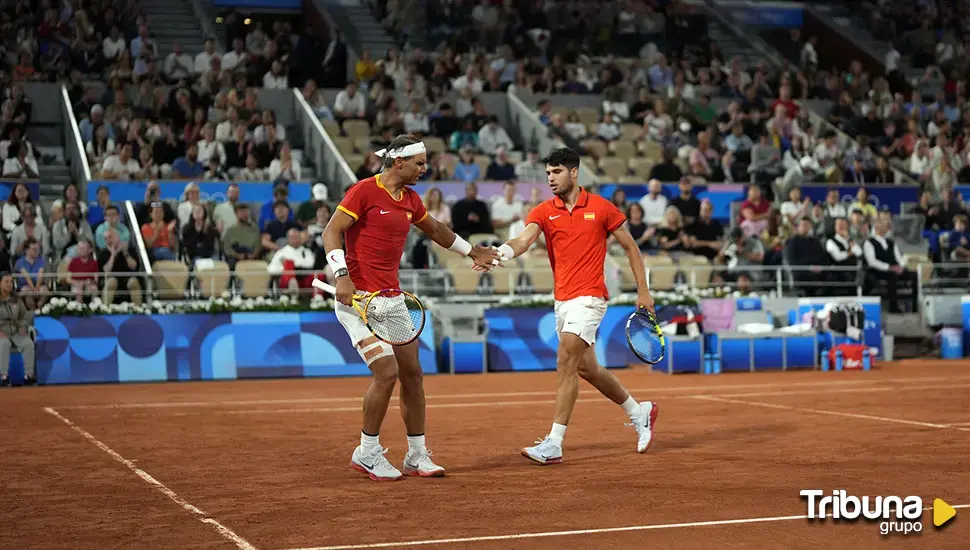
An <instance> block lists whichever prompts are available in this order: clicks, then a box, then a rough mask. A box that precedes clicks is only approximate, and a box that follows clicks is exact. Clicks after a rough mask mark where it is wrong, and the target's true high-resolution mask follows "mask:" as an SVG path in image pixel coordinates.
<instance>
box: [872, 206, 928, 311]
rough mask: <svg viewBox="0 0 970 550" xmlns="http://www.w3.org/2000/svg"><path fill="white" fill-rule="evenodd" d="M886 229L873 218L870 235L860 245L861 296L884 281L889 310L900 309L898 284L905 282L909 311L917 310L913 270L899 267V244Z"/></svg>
mask: <svg viewBox="0 0 970 550" xmlns="http://www.w3.org/2000/svg"><path fill="white" fill-rule="evenodd" d="M889 229H890V227H889V223H888V222H887V221H886V220H876V222H875V223H874V224H873V228H872V236H870V237H869V239H868V240H867V241H866V242H865V244H864V245H863V246H862V253H863V256H864V257H865V260H866V267H867V269H866V276H865V284H864V288H863V290H862V292H863V294H864V295H865V296H872V295H873V291H874V289H875V287H876V285H877V284H878V283H880V282H882V283H885V284H886V289H887V298H888V299H889V311H890V313H902V308H900V304H899V300H898V291H899V286H900V284H901V283H902V284H908V285H911V287H912V295H911V306H912V310H911V311H914V312H916V311H919V292H918V289H917V288H916V274H915V273H914V272H912V271H909V270H908V269H906V268H905V267H903V256H902V254H900V252H899V246H897V245H896V243H895V242H894V241H893V239H892V238H890V237H889V236H888V233H889Z"/></svg>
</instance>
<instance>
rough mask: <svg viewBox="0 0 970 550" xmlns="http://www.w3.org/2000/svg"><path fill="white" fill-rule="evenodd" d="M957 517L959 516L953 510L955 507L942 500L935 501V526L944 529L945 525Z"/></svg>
mask: <svg viewBox="0 0 970 550" xmlns="http://www.w3.org/2000/svg"><path fill="white" fill-rule="evenodd" d="M955 515H957V511H956V510H954V509H953V506H950V505H949V504H947V503H946V502H943V499H942V498H938V499H935V500H934V501H933V525H935V526H937V527H942V526H943V524H944V523H946V522H948V521H950V520H951V519H953V516H955Z"/></svg>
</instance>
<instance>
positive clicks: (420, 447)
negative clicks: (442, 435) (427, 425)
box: [408, 434, 428, 454]
mask: <svg viewBox="0 0 970 550" xmlns="http://www.w3.org/2000/svg"><path fill="white" fill-rule="evenodd" d="M427 451H428V449H427V448H426V447H425V446H424V434H421V435H409V436H408V454H424V453H426V452H427Z"/></svg>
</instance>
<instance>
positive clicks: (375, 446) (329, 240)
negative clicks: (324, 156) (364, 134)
mask: <svg viewBox="0 0 970 550" xmlns="http://www.w3.org/2000/svg"><path fill="white" fill-rule="evenodd" d="M377 155H378V156H379V157H381V158H383V159H384V164H383V170H382V172H381V173H380V174H378V175H376V176H374V177H372V178H367V179H365V180H361V181H359V182H357V183H356V184H354V185H353V186H352V187H351V188H350V189H349V190H348V191H347V194H346V195H345V196H344V198H343V200H342V201H341V202H340V205H339V206H337V210H336V211H335V212H334V213H333V217H331V218H330V223H328V224H327V227H326V229H324V232H323V245H324V248H325V249H326V251H327V263H328V264H329V265H330V268H331V269H332V270H333V273H334V276H335V277H336V285H335V287H336V298H337V302H336V304H335V310H336V314H337V320H338V321H339V322H340V324H341V325H343V327H344V329H345V330H346V331H347V334H348V335H349V336H350V340H351V342H353V344H354V347H356V348H357V351H358V353H360V356H361V358H363V360H364V362H365V363H367V366H368V367H369V368H370V370H371V372H372V373H373V380H372V382H371V385H370V388H368V390H367V394H366V395H364V421H363V426H362V429H361V433H360V446H359V447H357V448H356V449H355V450H354V453H353V457H352V458H351V466H352V467H353V468H354V469H356V470H358V471H360V472H363V473H366V474H367V475H368V476H369V477H370V478H371V479H373V480H378V481H380V480H393V479H399V478H400V477H401V475H402V474H401V471H399V470H398V469H397V468H395V467H394V466H392V465H391V463H390V462H389V461H388V460H387V458H386V457H385V453H386V452H387V451H386V450H385V449H384V448H383V447H381V444H380V441H379V437H378V436H379V433H380V430H381V424H382V423H383V422H384V416H385V414H386V413H387V407H388V405H389V403H390V401H391V394H392V392H393V391H394V386H395V384H396V382H397V381H400V383H401V416H402V417H404V424H405V427H406V428H407V434H408V453H407V455H406V456H405V457H404V468H403V472H404V474H405V475H417V476H422V477H440V476H443V475H444V473H445V470H444V468H442V467H441V466H438V465H437V464H435V463H434V462H432V460H431V452H430V451H429V450H428V449H427V447H426V446H425V436H424V429H425V426H424V424H425V400H424V385H423V378H422V372H421V365H420V363H419V362H418V342H417V341H415V342H412V343H410V344H407V345H405V346H398V347H392V346H390V345H388V344H386V343H384V342H382V341H380V340H379V339H378V338H377V337H376V336H374V335H373V334H372V333H371V331H370V330H369V329H368V328H367V326H366V325H365V324H364V322H363V320H362V319H361V318H360V315H359V314H358V313H357V311H356V310H355V309H354V308H353V307H352V306H351V299H352V297H353V296H354V293H355V292H357V291H358V290H360V291H364V292H376V291H380V290H386V289H396V288H400V282H399V281H398V266H399V263H400V260H401V254H402V253H403V252H404V244H405V241H406V240H407V236H408V232H409V231H410V228H411V225H412V224H413V225H415V226H417V227H418V229H420V230H421V231H423V232H424V233H425V234H427V235H428V237H430V238H431V240H433V241H434V242H436V243H438V244H439V245H441V246H442V247H444V248H447V249H448V250H451V251H452V252H455V253H456V254H459V255H461V256H468V257H470V258H471V259H472V260H474V262H475V264H476V265H482V266H483V265H494V264H496V263H498V254H497V253H496V252H495V251H494V249H492V248H488V247H481V246H476V247H472V245H471V244H469V243H468V241H466V240H465V239H462V238H461V237H459V236H458V235H456V234H455V232H454V231H452V230H451V229H450V228H449V227H448V226H446V225H444V224H441V223H439V222H438V221H437V220H435V219H434V218H433V217H431V216H429V215H428V211H427V210H426V209H425V207H424V204H423V203H422V202H421V197H420V196H419V195H418V194H417V193H416V192H415V191H414V190H413V189H410V188H409V186H412V185H414V184H415V183H417V181H418V179H419V178H420V177H421V175H422V174H424V173H425V171H426V170H427V168H428V157H427V153H426V151H425V147H424V143H422V142H421V140H420V139H418V138H416V137H414V136H410V135H400V136H397V137H396V138H394V140H393V141H391V143H390V145H388V147H387V148H386V149H383V150H381V151H378V152H377ZM344 240H346V246H347V248H346V251H345V250H344V249H343V241H344Z"/></svg>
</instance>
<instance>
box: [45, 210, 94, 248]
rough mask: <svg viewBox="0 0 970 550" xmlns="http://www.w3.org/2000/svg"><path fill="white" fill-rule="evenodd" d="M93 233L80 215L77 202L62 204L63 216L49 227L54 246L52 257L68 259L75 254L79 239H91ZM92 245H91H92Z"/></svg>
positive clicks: (92, 238)
mask: <svg viewBox="0 0 970 550" xmlns="http://www.w3.org/2000/svg"><path fill="white" fill-rule="evenodd" d="M93 240H94V233H93V232H92V231H91V226H90V225H89V224H88V222H87V220H85V219H84V218H83V217H82V216H81V211H80V209H79V208H78V206H77V204H74V203H67V204H66V205H64V217H63V218H61V219H59V220H57V223H55V224H54V227H53V228H52V229H51V244H52V245H53V248H54V258H55V260H58V261H60V260H61V259H70V258H73V257H75V256H76V255H77V249H76V247H77V245H78V244H80V243H81V241H93ZM92 246H93V245H92Z"/></svg>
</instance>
